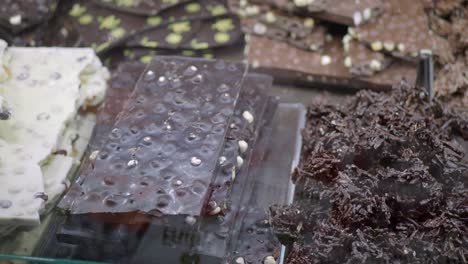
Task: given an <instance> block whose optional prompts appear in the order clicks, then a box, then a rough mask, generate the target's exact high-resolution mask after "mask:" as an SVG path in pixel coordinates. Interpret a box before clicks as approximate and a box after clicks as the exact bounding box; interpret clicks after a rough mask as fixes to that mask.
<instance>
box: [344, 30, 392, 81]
mask: <svg viewBox="0 0 468 264" xmlns="http://www.w3.org/2000/svg"><path fill="white" fill-rule="evenodd" d="M343 48H344V51H345V55H346V57H345V58H344V62H343V63H344V65H345V66H346V67H347V68H349V70H350V72H351V74H352V75H354V76H362V77H368V76H372V75H374V74H375V73H377V72H381V71H384V70H385V69H387V68H388V66H389V65H390V64H391V62H392V60H393V59H392V58H391V57H390V56H387V55H385V54H383V53H380V52H378V51H373V50H371V49H370V48H369V47H367V46H366V45H364V44H362V43H360V42H358V41H356V40H353V39H352V38H351V36H350V35H345V36H344V37H343Z"/></svg>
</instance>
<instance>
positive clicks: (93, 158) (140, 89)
mask: <svg viewBox="0 0 468 264" xmlns="http://www.w3.org/2000/svg"><path fill="white" fill-rule="evenodd" d="M271 85H272V78H271V77H269V76H266V75H259V74H248V73H247V68H246V66H245V65H244V64H242V63H233V62H227V61H222V60H206V59H190V58H183V57H171V56H160V57H156V58H155V59H153V60H152V61H151V62H150V63H149V64H148V65H147V66H146V67H145V66H144V65H143V64H139V63H124V64H121V65H120V67H119V68H118V69H117V70H116V71H115V72H114V74H113V76H112V78H111V82H110V87H109V90H108V93H107V96H106V99H105V101H104V104H103V105H102V106H101V107H100V108H99V109H98V112H97V121H98V122H97V126H96V127H95V130H94V133H93V139H92V140H91V143H90V146H89V148H88V158H87V159H86V160H85V161H84V162H83V164H82V166H81V167H80V169H79V173H78V175H77V177H76V180H75V182H74V183H73V184H72V186H71V187H70V189H69V190H68V192H67V194H66V195H65V196H64V197H63V199H62V200H61V202H60V203H59V207H60V208H61V209H63V210H64V211H65V212H66V213H65V214H61V213H57V215H56V217H55V218H54V223H52V224H51V225H50V226H51V227H50V230H49V231H48V235H47V236H45V237H44V241H45V243H44V245H43V247H41V248H39V249H38V252H40V253H39V254H40V255H42V256H48V257H61V258H79V259H87V260H100V261H112V262H116V261H127V262H128V261H134V262H135V263H145V261H148V260H149V259H159V260H160V261H166V262H167V263H176V262H177V261H178V260H179V259H180V258H181V257H184V256H185V255H187V254H188V256H191V257H194V258H201V259H203V260H205V261H208V262H209V261H214V262H213V263H219V261H220V260H223V259H224V258H226V257H228V256H229V254H228V253H229V250H230V249H231V244H232V243H233V241H232V238H233V237H235V236H237V234H238V233H239V227H237V228H236V224H238V222H242V218H241V217H240V213H239V212H240V210H241V204H242V202H243V201H244V202H245V201H247V202H248V199H247V200H245V199H246V198H248V197H250V196H251V195H252V186H253V185H252V181H253V180H252V178H253V177H255V175H252V174H251V173H249V171H250V168H251V166H250V163H251V161H252V160H253V159H256V160H258V161H261V160H262V159H263V155H264V154H265V151H255V149H256V146H257V139H260V138H263V137H266V138H268V136H267V134H266V132H265V129H267V127H269V125H271V124H270V123H271V120H272V118H273V116H274V113H275V110H276V107H277V100H276V98H274V97H271V96H268V95H267V93H266V91H267V90H268V89H269V88H270V87H271ZM267 130H268V129H267ZM262 131H263V132H262ZM254 155H255V157H254ZM256 166H258V164H256ZM289 166H290V165H289ZM249 182H250V183H251V184H249ZM100 244H106V246H105V247H101V246H99V245H100ZM155 248H158V249H159V251H158V250H156V251H155ZM116 251H118V252H119V253H118V254H115V252H116ZM63 252H67V254H64V253H63ZM161 252H171V254H169V253H167V254H166V253H165V254H162V253H161ZM191 254H192V255H193V254H195V255H194V256H192V255H191ZM208 262H207V263H208ZM203 263H205V262H203Z"/></svg>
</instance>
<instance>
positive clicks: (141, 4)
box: [93, 0, 190, 16]
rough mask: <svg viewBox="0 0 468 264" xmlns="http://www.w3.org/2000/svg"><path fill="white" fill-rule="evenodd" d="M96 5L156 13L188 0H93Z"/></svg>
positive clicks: (146, 13) (136, 12)
mask: <svg viewBox="0 0 468 264" xmlns="http://www.w3.org/2000/svg"><path fill="white" fill-rule="evenodd" d="M93 2H95V3H96V4H98V5H101V6H104V7H107V8H109V9H113V10H116V11H121V12H125V13H131V14H136V15H148V16H150V15H157V14H159V13H160V12H161V11H163V10H165V9H168V8H173V7H177V6H179V5H181V4H183V3H187V2H190V0H171V1H167V0H145V1H133V0H130V1H120V0H93Z"/></svg>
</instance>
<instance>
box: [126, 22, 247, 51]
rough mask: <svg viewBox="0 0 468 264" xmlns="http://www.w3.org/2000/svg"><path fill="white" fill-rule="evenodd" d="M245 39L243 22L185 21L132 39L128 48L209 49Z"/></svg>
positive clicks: (154, 29)
mask: <svg viewBox="0 0 468 264" xmlns="http://www.w3.org/2000/svg"><path fill="white" fill-rule="evenodd" d="M242 37H243V34H242V31H241V29H240V23H239V19H238V18H237V17H236V16H233V15H228V16H222V17H216V18H210V19H203V20H201V19H200V20H184V21H179V22H174V23H171V24H169V25H167V26H165V27H157V28H153V29H149V30H145V31H143V32H140V33H138V34H136V35H135V36H132V37H131V39H129V40H128V41H127V42H126V46H127V47H146V48H161V49H195V50H197V49H208V48H216V47H221V46H227V45H232V44H234V43H237V42H239V41H240V40H241V39H242Z"/></svg>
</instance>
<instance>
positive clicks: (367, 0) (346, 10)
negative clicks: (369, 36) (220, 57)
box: [252, 0, 383, 26]
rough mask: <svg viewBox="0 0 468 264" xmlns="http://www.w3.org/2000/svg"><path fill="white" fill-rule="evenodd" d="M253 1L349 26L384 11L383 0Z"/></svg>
mask: <svg viewBox="0 0 468 264" xmlns="http://www.w3.org/2000/svg"><path fill="white" fill-rule="evenodd" d="M252 2H253V3H257V4H265V3H268V4H270V5H272V6H275V7H277V8H279V9H282V10H285V11H289V12H298V13H304V12H305V13H307V14H308V15H310V16H313V17H315V18H319V19H322V20H325V21H330V22H334V23H338V24H343V25H347V26H358V25H361V24H364V23H365V22H367V21H369V20H371V19H372V18H374V17H377V16H379V15H380V14H381V13H382V12H383V1H382V0H360V1H341V0H314V1H308V0H305V1H290V0H267V1H261V0H253V1H252Z"/></svg>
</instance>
